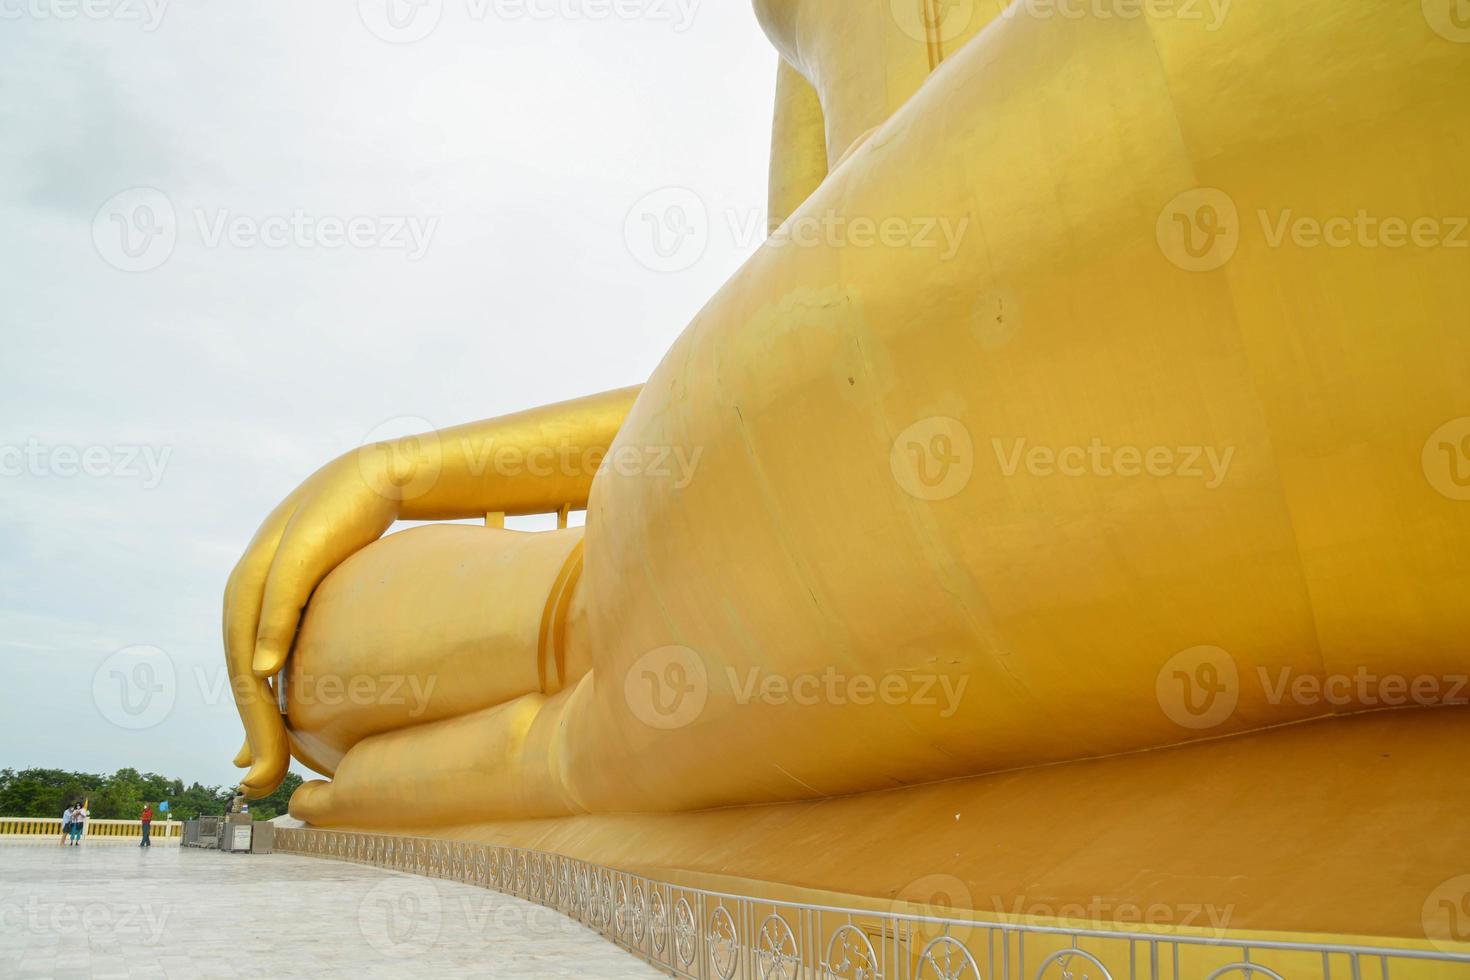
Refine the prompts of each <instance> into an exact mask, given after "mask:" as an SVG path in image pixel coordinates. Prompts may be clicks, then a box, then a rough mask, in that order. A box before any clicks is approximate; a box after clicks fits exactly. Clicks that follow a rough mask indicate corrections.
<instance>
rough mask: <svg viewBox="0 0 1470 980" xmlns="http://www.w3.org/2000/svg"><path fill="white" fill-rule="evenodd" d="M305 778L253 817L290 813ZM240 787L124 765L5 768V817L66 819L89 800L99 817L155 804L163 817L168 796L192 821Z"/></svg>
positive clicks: (1, 774) (176, 811) (284, 786)
mask: <svg viewBox="0 0 1470 980" xmlns="http://www.w3.org/2000/svg"><path fill="white" fill-rule="evenodd" d="M300 785H301V777H300V776H298V775H296V774H295V773H294V772H292V773H287V774H286V780H285V782H283V783H281V787H280V789H278V790H276V791H275V792H274V793H272V794H271V795H270V796H267V797H266V798H265V799H262V800H255V801H253V802H251V804H250V815H251V816H253V817H254V818H255V819H256V820H269V819H271V818H272V817H278V816H280V815H281V814H283V813H285V812H286V804H287V803H288V802H289V801H290V799H291V794H292V793H293V792H295V790H296V787H298V786H300ZM234 792H235V791H234V790H233V789H231V788H229V787H222V786H205V785H203V784H202V783H193V784H191V785H189V786H185V785H184V781H183V780H182V779H170V778H168V777H167V776H160V775H158V774H157V773H152V772H149V773H140V772H138V770H136V769H119V770H118V771H117V772H115V773H113V774H112V775H110V776H107V775H98V774H96V773H89V772H67V771H66V770H64V769H21V770H19V771H17V770H14V769H0V817H60V816H61V812H62V811H63V810H65V809H66V808H67V807H69V806H71V805H72V804H73V803H77V802H79V801H81V800H86V801H88V802H87V809H88V810H89V811H90V812H91V814H92V818H93V819H94V820H137V819H138V814H140V813H142V812H143V805H144V804H145V803H146V804H149V805H151V806H152V807H153V816H154V818H155V819H162V817H163V814H162V813H160V812H159V810H158V804H159V803H160V802H162V801H163V800H168V817H169V818H171V819H174V820H189V819H192V818H194V817H197V816H199V815H201V814H204V815H206V816H207V815H214V814H220V813H224V812H225V808H226V807H228V806H229V803H230V800H231V798H232V797H233V796H234Z"/></svg>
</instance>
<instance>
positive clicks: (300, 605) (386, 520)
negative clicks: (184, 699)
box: [251, 494, 393, 677]
mask: <svg viewBox="0 0 1470 980" xmlns="http://www.w3.org/2000/svg"><path fill="white" fill-rule="evenodd" d="M392 523H393V514H392V512H391V510H390V508H389V507H388V506H386V503H385V501H384V500H383V498H381V497H379V496H377V495H375V494H364V495H356V497H355V499H354V496H353V495H340V494H327V495H324V496H323V497H321V498H318V499H317V500H316V501H315V502H313V503H312V504H310V505H307V506H306V507H303V508H302V509H301V510H300V511H298V512H297V513H296V515H295V516H294V517H293V518H292V519H291V522H290V523H289V524H288V525H287V526H286V533H285V535H284V536H283V537H282V539H281V544H280V547H279V548H277V549H276V554H275V558H274V560H273V561H272V562H271V568H270V575H269V577H268V578H267V579H266V583H265V594H264V597H263V598H262V600H261V607H260V623H259V626H258V627H257V630H256V636H255V656H254V660H253V662H252V665H251V666H252V669H253V670H254V672H255V676H257V677H270V676H273V675H274V674H275V673H277V672H278V671H279V670H280V669H281V667H282V666H283V665H284V664H285V663H286V655H287V654H289V653H290V652H291V644H292V643H293V642H294V641H295V639H296V627H297V625H298V624H299V622H300V619H301V611H302V610H303V609H304V608H305V607H306V603H307V600H309V599H310V598H311V593H312V592H313V591H314V590H315V589H316V587H317V586H318V585H320V584H321V581H322V579H324V578H326V577H327V573H329V572H330V571H331V570H332V569H334V568H336V567H337V566H338V565H340V564H341V563H342V562H343V561H345V560H346V559H347V558H348V557H350V556H351V555H352V554H354V553H355V552H357V551H360V550H361V549H362V548H365V547H367V546H368V545H369V544H371V543H372V542H374V541H376V540H377V539H378V538H379V537H380V536H381V535H382V533H383V532H384V531H386V530H387V529H388V527H389V526H390V525H391V524H392Z"/></svg>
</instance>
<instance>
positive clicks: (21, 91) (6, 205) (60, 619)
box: [0, 0, 776, 783]
mask: <svg viewBox="0 0 1470 980" xmlns="http://www.w3.org/2000/svg"><path fill="white" fill-rule="evenodd" d="M388 2H392V3H394V4H395V6H394V8H393V9H392V10H389V9H388V8H386V7H385V6H384V4H386V3H388ZM418 3H419V5H418V6H412V5H411V0H361V2H356V3H355V2H353V0H329V2H325V3H303V2H300V0H252V2H251V3H248V4H240V3H227V2H225V0H177V2H173V3H166V2H165V0H0V228H3V231H4V234H3V238H0V339H3V345H0V668H3V670H4V675H3V681H0V767H6V766H9V767H16V768H20V767H26V766H42V765H44V766H56V767H62V768H68V769H82V770H92V771H111V770H114V769H116V768H118V767H121V766H133V767H136V768H139V769H143V770H153V771H157V772H160V773H164V774H167V775H170V776H178V777H181V778H184V779H187V780H200V781H203V782H206V783H226V782H229V781H232V780H233V779H234V778H235V776H236V775H237V770H235V769H234V768H233V767H232V766H231V765H230V761H229V760H230V757H231V756H232V755H233V753H234V751H235V749H236V748H237V747H238V745H239V742H240V739H241V732H240V728H239V723H238V719H237V716H236V714H235V711H234V708H233V706H232V704H231V703H230V698H229V692H228V688H227V687H226V686H225V684H224V673H223V654H222V651H221V648H220V640H219V618H220V593H221V589H222V587H223V585H224V581H225V577H226V576H227V575H228V573H229V570H230V568H231V566H232V565H233V563H234V561H235V559H236V558H237V557H238V555H239V553H240V552H241V550H242V549H243V548H244V545H245V543H246V541H247V540H248V539H249V537H250V535H251V534H252V533H253V532H254V530H255V527H256V525H257V524H258V523H259V521H260V520H261V518H262V517H263V516H264V515H265V514H266V512H267V511H268V510H269V509H270V508H271V507H272V506H274V505H275V503H276V502H277V501H279V500H280V498H281V497H283V496H284V495H285V494H287V493H288V492H289V491H290V490H291V489H292V488H293V487H294V486H295V485H296V484H297V483H298V482H300V480H301V479H302V478H304V477H305V476H306V475H307V474H308V473H309V472H310V471H311V470H312V469H314V468H315V467H316V466H318V465H320V464H321V463H323V462H325V461H326V460H327V459H329V458H330V457H332V456H335V455H337V454H338V453H340V452H342V451H344V450H346V449H348V448H350V447H352V446H355V445H358V444H360V443H361V442H362V441H363V440H364V439H365V438H366V437H367V436H368V435H369V434H370V433H374V432H376V431H379V430H380V427H382V426H384V425H387V426H389V427H393V426H394V425H395V423H393V422H392V420H394V419H397V418H400V417H404V416H412V417H417V418H422V419H426V420H428V421H429V422H430V423H432V424H433V425H435V426H440V425H450V424H454V423H457V422H461V421H466V420H469V419H474V418H484V417H489V416H493V415H498V414H501V413H504V412H508V411H513V410H517V409H520V408H525V407H529V406H532V405H537V404H542V403H546V402H551V401H557V400H560V399H563V398H568V397H572V396H576V395H581V394H587V393H591V392H595V391H600V390H604V389H607V388H612V387H617V386H621V385H626V384H632V383H635V382H639V381H642V380H644V379H645V378H646V377H647V376H648V374H649V373H650V371H651V370H652V368H653V367H654V365H655V364H656V363H657V362H658V359H659V358H660V357H661V356H662V354H663V352H664V350H665V349H666V348H667V347H668V345H669V344H670V342H671V341H672V340H673V339H674V337H675V336H676V335H677V334H678V332H679V331H680V329H681V328H682V327H683V325H684V324H685V323H686V322H687V321H688V320H689V318H690V317H691V315H692V314H693V313H694V312H695V311H696V310H697V309H698V308H699V307H700V306H701V305H702V304H703V302H704V301H705V300H706V299H707V298H708V297H709V296H710V295H711V294H712V293H713V292H714V291H715V289H716V288H718V286H719V284H720V283H721V282H723V281H724V279H725V278H726V277H728V276H729V274H730V273H731V272H733V271H734V270H735V268H736V267H737V266H738V265H739V264H740V262H741V261H742V260H743V259H744V258H745V257H746V256H747V255H749V254H750V252H752V251H753V250H754V248H755V246H756V245H757V244H758V240H753V239H754V238H755V235H753V234H752V233H751V232H750V231H749V230H748V229H755V228H760V227H763V225H762V224H760V223H759V222H760V221H761V217H760V216H761V213H762V209H763V206H764V200H765V184H766V159H767V153H768V150H769V131H770V119H771V99H772V92H773V88H774V79H775V65H776V56H775V54H774V53H773V52H772V50H771V48H770V47H769V45H768V44H767V42H766V41H765V39H764V37H763V36H762V35H761V33H760V30H759V28H758V27H757V25H756V23H755V20H754V17H753V15H752V13H751V10H750V6H749V4H748V3H747V2H745V0H718V2H716V0H703V2H697V0H617V3H616V4H613V3H611V2H610V0H609V2H608V3H606V4H604V5H602V6H601V7H599V4H598V0H592V6H591V7H586V8H579V7H578V6H577V4H576V3H575V2H570V0H524V2H517V0H418ZM579 10H580V11H581V12H580V13H579ZM599 10H601V11H602V12H604V13H605V14H606V16H602V17H598V16H596V14H597V13H598V12H599ZM630 13H632V14H635V15H636V16H632V17H629V16H627V15H628V14H630ZM389 14H392V15H393V16H392V17H391V18H390V17H389ZM420 35H422V37H421V38H420V39H418V40H416V41H415V40H412V39H413V38H414V37H419V36H420ZM385 38H386V39H385ZM405 42H411V43H405ZM671 186H672V187H681V188H687V189H688V190H689V191H693V192H694V194H695V195H697V196H695V197H691V196H690V195H689V194H688V193H687V192H685V191H673V192H668V191H666V192H664V193H662V194H659V195H655V196H654V197H652V198H647V200H648V201H652V202H653V203H654V205H656V206H657V207H658V208H660V209H665V208H667V209H668V210H659V211H657V212H656V214H655V217H657V218H658V219H660V220H664V221H665V222H666V223H667V224H668V228H667V229H666V230H667V231H668V233H669V234H671V235H672V234H674V233H675V232H677V231H678V230H679V228H680V227H683V226H682V225H680V224H679V222H680V221H681V220H682V219H685V218H688V219H689V226H688V227H689V228H690V229H692V230H693V232H694V234H693V236H692V238H691V236H690V235H688V234H686V235H684V236H683V237H679V238H670V239H668V240H667V242H665V245H667V243H668V242H674V241H677V242H680V243H686V240H687V241H692V242H693V244H692V245H686V247H683V248H682V249H681V250H679V251H677V252H675V253H672V254H671V253H669V252H668V251H667V249H666V250H665V252H663V253H660V252H659V251H657V250H653V249H652V244H653V243H651V242H650V241H648V240H646V238H643V239H640V237H639V236H640V231H639V229H640V228H641V229H643V231H642V234H644V235H651V233H652V229H651V226H648V227H645V222H646V221H647V220H650V219H649V218H648V217H647V216H646V215H645V214H643V213H640V210H639V209H640V208H645V209H646V208H647V207H648V205H647V204H646V203H645V204H640V203H639V202H640V201H644V200H645V198H646V195H649V194H650V193H653V192H656V191H659V190H660V189H661V188H666V187H671ZM119 195H120V196H119ZM104 205H105V206H104ZM701 206H703V207H706V208H708V214H709V220H708V224H707V225H705V224H704V223H703V220H702V216H701V215H700V214H698V213H697V212H698V208H699V207H701ZM298 212H299V214H298ZM293 215H296V218H295V221H294V225H295V227H294V228H293V227H291V222H290V221H289V220H284V221H283V220H276V221H272V220H270V219H272V218H275V219H292V217H293ZM352 218H366V219H368V220H367V221H366V222H365V223H363V222H359V223H358V224H357V225H356V226H355V232H354V235H355V242H356V243H355V244H354V243H346V244H336V247H332V246H333V244H334V243H337V240H338V239H339V238H341V237H343V236H344V235H345V228H337V229H334V228H333V222H334V221H335V222H339V223H341V224H343V225H344V226H345V223H346V222H347V221H348V219H352ZM322 219H327V220H326V221H325V222H324V223H323V221H322ZM400 219H407V220H406V221H403V220H400ZM400 226H401V227H400ZM232 229H233V230H232ZM410 229H416V230H417V237H416V238H415V237H413V236H412V234H411V232H410ZM217 233H218V234H217ZM261 237H265V238H267V239H269V241H270V242H272V243H273V244H266V243H263V242H262V241H261ZM124 246H126V247H124ZM425 246H426V247H425ZM706 246H707V247H706ZM420 253H421V254H420ZM649 266H655V267H658V268H656V269H655V268H649ZM129 267H132V268H137V269H139V270H140V271H124V269H125V268H129ZM670 270H671V271H670ZM139 645H142V646H152V647H157V648H161V649H162V650H163V651H165V652H166V654H167V660H165V661H149V663H150V665H151V664H153V663H162V664H163V668H162V669H160V670H159V671H156V672H155V673H154V674H153V675H152V676H151V677H149V676H144V675H137V674H135V673H132V671H133V670H134V668H135V667H136V664H135V663H134V662H133V661H132V660H130V659H128V658H129V657H130V656H131V655H130V654H122V655H121V656H120V657H119V656H118V655H116V654H117V651H119V650H126V649H127V648H130V647H134V646H139ZM119 668H122V669H123V670H124V673H127V675H128V677H129V679H130V680H129V683H133V682H137V681H138V680H139V678H140V676H141V679H142V680H143V681H144V682H145V683H146V684H148V685H150V686H151V687H152V688H153V689H155V690H157V691H160V692H161V693H159V694H158V695H157V696H156V697H154V698H153V699H152V700H151V701H149V703H148V705H147V706H146V710H143V703H142V701H140V700H138V699H137V696H136V693H135V694H134V695H133V700H132V701H130V702H127V703H123V702H124V700H125V699H126V698H127V697H128V694H127V690H128V689H127V688H126V687H125V685H124V684H123V682H122V680H121V678H120V677H118V676H115V672H116V671H117V670H118V669H119ZM170 670H171V671H172V677H169V676H167V674H168V673H169V671H170Z"/></svg>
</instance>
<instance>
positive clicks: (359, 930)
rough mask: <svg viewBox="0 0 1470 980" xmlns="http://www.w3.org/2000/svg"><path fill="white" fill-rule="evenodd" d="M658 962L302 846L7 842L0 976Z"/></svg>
mask: <svg viewBox="0 0 1470 980" xmlns="http://www.w3.org/2000/svg"><path fill="white" fill-rule="evenodd" d="M408 975H413V976H419V977H435V978H437V977H468V976H476V977H594V978H600V977H606V978H613V977H617V978H624V977H627V978H634V980H636V978H640V977H662V976H664V974H662V973H660V972H658V971H656V970H654V969H653V967H651V966H648V965H647V964H645V963H644V962H643V961H641V960H639V959H637V958H636V957H633V956H631V955H629V954H628V953H625V952H624V951H623V950H621V949H618V948H617V947H616V946H613V945H612V944H611V943H609V942H607V941H606V940H604V939H603V938H601V937H600V936H598V935H597V934H596V933H594V932H592V931H591V930H589V929H586V928H584V927H582V926H580V925H578V924H576V923H574V922H572V921H571V920H570V919H567V918H566V917H564V916H562V915H561V914H559V913H557V912H553V911H551V910H550V909H546V908H542V907H541V906H539V905H533V904H531V903H529V902H523V901H521V900H520V899H516V898H511V897H509V896H506V895H502V894H500V893H499V892H494V891H489V890H486V889H483V888H476V887H474V886H472V885H462V884H457V883H453V882H445V881H437V880H431V879H427V878H419V877H416V876H413V875H403V874H397V873H395V872H391V871H381V870H378V869H376V868H368V867H363V866H361V865H356V864H347V863H345V862H341V861H328V860H323V859H320V858H308V857H299V856H297V855H292V854H271V855H247V854H224V853H220V852H218V851H201V850H195V849H190V848H180V847H178V846H177V845H158V846H155V847H153V848H150V849H148V850H143V849H141V848H139V847H136V846H133V845H130V844H100V843H99V844H91V845H87V844H84V845H83V846H81V847H61V846H60V845H58V844H55V843H50V842H47V843H40V842H30V841H18V842H14V843H12V842H3V841H0V977H57V978H67V977H98V978H100V977H119V978H122V977H158V978H170V980H172V978H194V977H272V978H274V977H312V978H321V977H347V976H350V977H395V978H396V977H403V976H408Z"/></svg>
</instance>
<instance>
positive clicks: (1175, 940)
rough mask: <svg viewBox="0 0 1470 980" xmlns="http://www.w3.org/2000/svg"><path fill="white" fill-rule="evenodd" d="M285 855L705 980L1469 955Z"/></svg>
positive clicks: (491, 863)
mask: <svg viewBox="0 0 1470 980" xmlns="http://www.w3.org/2000/svg"><path fill="white" fill-rule="evenodd" d="M275 848H276V850H277V851H289V852H294V853H297V854H308V855H314V856H318V857H327V858H335V859H338V860H343V861H355V862H357V863H360V864H369V865H373V866H375V867H380V868H387V869H391V870H395V871H404V872H409V873H412V874H418V875H427V876H430V877H436V878H445V879H448V880H451V881H457V882H463V883H465V884H469V885H478V886H480V887H485V888H493V889H496V890H498V891H501V892H504V893H506V894H509V895H513V896H516V897H518V898H523V899H527V900H529V901H532V902H536V903H538V904H541V905H544V906H547V907H549V908H552V909H556V910H558V911H560V912H562V913H564V914H566V915H568V916H570V917H571V918H572V919H575V920H576V921H578V922H581V923H583V924H584V925H586V926H588V927H590V928H591V929H594V930H595V931H597V932H598V933H600V934H601V935H603V936H605V937H606V938H607V939H609V940H611V941H613V942H615V943H616V944H617V945H619V946H621V947H623V948H624V949H626V950H628V951H630V952H632V953H634V954H636V955H637V956H639V957H641V958H643V959H644V960H647V961H648V962H649V963H651V964H653V965H655V966H657V967H659V968H661V969H663V970H665V971H667V972H669V973H671V974H673V975H674V976H677V977H686V978H694V980H734V978H739V980H828V978H845V980H1012V978H1015V980H1118V978H1122V977H1128V978H1130V980H1140V978H1148V980H1288V978H1289V980H1297V978H1303V977H1321V978H1331V977H1333V976H1339V977H1342V978H1344V980H1347V978H1352V980H1389V978H1390V977H1393V978H1398V980H1403V978H1407V977H1435V978H1438V977H1459V978H1467V977H1470V954H1466V953H1456V952H1448V951H1440V950H1435V949H1417V948H1414V949H1408V948H1405V949H1399V948H1389V947H1383V948H1379V947H1368V946H1348V945H1336V944H1312V943H1303V942H1275V941H1265V940H1255V939H1243V938H1239V937H1237V938H1231V937H1228V936H1213V935H1184V934H1178V933H1168V932H1157V933H1147V932H1127V931H1119V930H1113V929H1104V928H1096V929H1074V928H1070V927H1052V926H1042V925H1029V924H1021V923H1000V922H988V921H976V920H973V919H963V918H948V917H943V916H935V915H924V914H913V913H912V912H909V911H904V909H905V908H911V906H907V905H906V904H901V905H896V906H895V908H894V910H893V911H873V910H862V909H853V908H838V907H831V906H822V905H803V904H797V903H792V902H782V901H775V900H770V899H760V898H751V897H748V896H740V895H732V894H725V893H722V892H716V891H707V890H704V889H700V888H689V887H684V886H681V885H675V884H671V883H668V882H662V881H656V880H653V879H650V878H645V877H643V876H641V875H636V874H630V873H628V872H625V871H617V870H614V869H611V868H604V867H600V866H598V865H595V864H588V863H587V862H585V861H578V860H575V859H572V858H568V857H563V856H561V855H558V854H549V853H545V852H541V851H528V850H522V849H519V848H514V847H502V846H499V845H495V844H475V843H466V842H458V841H446V840H437V839H433V838H423V837H398V836H390V835H384V834H365V833H351V832H342V831H331V830H313V829H295V830H287V829H277V831H276V839H275Z"/></svg>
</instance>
